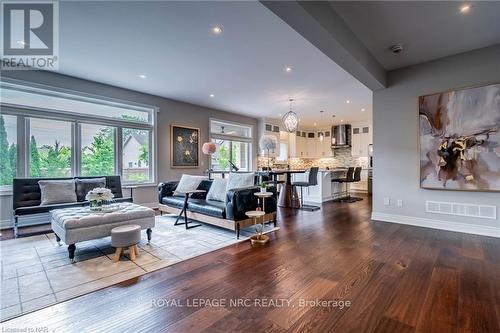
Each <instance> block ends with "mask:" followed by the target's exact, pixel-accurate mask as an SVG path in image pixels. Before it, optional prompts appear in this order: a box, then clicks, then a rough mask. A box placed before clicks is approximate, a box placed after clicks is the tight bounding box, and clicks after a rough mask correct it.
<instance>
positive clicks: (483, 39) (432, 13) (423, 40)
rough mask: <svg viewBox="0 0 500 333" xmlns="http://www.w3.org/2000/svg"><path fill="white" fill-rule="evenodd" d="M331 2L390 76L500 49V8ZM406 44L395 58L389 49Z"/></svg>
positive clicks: (477, 3)
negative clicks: (464, 10) (477, 51)
mask: <svg viewBox="0 0 500 333" xmlns="http://www.w3.org/2000/svg"><path fill="white" fill-rule="evenodd" d="M471 4H472V7H471V9H470V10H469V11H468V12H467V13H461V11H460V8H461V7H462V6H463V5H464V2H462V1H460V2H458V1H431V2H429V1H372V2H369V1H331V2H330V5H331V6H332V7H333V9H334V10H335V11H336V13H337V14H338V15H340V16H341V17H342V19H343V20H344V21H345V23H346V24H347V25H348V26H349V28H350V29H351V30H352V31H353V32H354V34H355V35H356V36H357V37H358V38H359V39H360V40H361V42H362V43H363V44H364V45H365V46H366V47H367V48H368V50H369V51H370V52H371V54H372V55H373V56H374V57H375V58H376V59H377V60H378V62H380V64H381V65H382V66H383V67H384V68H385V69H386V70H392V69H396V68H401V67H406V66H409V65H413V64H417V63H421V62H425V61H429V60H433V59H438V58H442V57H446V56H450V55H454V54H457V53H462V52H466V51H470V50H474V49H478V48H482V47H486V46H491V45H495V44H498V43H500V2H499V1H489V2H488V1H473V2H471ZM396 43H402V44H403V46H404V51H403V52H402V53H400V54H393V53H392V52H390V51H389V50H388V48H389V46H390V45H393V44H396Z"/></svg>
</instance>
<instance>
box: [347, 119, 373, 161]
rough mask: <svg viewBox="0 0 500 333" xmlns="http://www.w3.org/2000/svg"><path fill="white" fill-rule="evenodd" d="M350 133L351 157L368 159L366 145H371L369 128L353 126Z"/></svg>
mask: <svg viewBox="0 0 500 333" xmlns="http://www.w3.org/2000/svg"><path fill="white" fill-rule="evenodd" d="M351 131H352V136H351V138H352V141H351V155H352V156H366V157H368V145H369V144H371V143H372V134H371V128H370V127H369V126H353V127H352V129H351Z"/></svg>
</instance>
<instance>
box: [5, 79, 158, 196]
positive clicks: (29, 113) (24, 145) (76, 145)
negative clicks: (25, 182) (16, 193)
mask: <svg viewBox="0 0 500 333" xmlns="http://www.w3.org/2000/svg"><path fill="white" fill-rule="evenodd" d="M1 83H7V84H8V83H13V84H17V85H22V86H23V87H24V88H25V89H26V90H28V91H29V89H30V88H33V89H35V90H36V89H44V90H47V89H50V90H51V94H52V95H57V93H60V94H61V95H58V96H68V95H69V94H70V93H71V97H74V99H76V100H79V101H85V100H86V98H88V99H91V100H92V103H96V101H102V102H103V103H104V104H107V103H115V104H116V103H118V104H119V105H125V104H130V105H133V106H135V107H138V106H140V107H141V108H144V109H148V112H149V115H148V119H149V122H148V123H145V122H135V121H130V120H122V119H119V118H99V117H98V116H94V115H85V114H80V113H70V112H68V111H59V110H53V109H45V108H43V107H38V108H37V107H26V106H21V105H12V104H8V103H3V102H1V103H0V108H1V113H2V114H5V115H12V116H17V142H18V143H17V163H18V164H17V165H18V167H17V177H25V178H28V177H29V153H30V151H29V142H30V118H40V119H53V120H59V121H68V122H70V123H71V128H72V130H71V149H72V158H71V175H72V177H76V176H80V175H81V148H82V147H81V126H82V124H91V125H101V126H112V127H115V128H116V130H115V142H114V145H115V170H114V173H115V174H116V175H120V176H122V175H123V144H122V129H123V128H127V129H137V130H145V131H147V132H148V133H149V142H150V146H149V159H150V161H151V162H150V163H149V180H147V181H145V182H122V185H124V186H148V185H152V184H156V176H157V173H156V153H157V148H156V144H155V143H156V132H157V131H156V122H157V112H158V111H159V108H158V107H155V106H150V105H144V104H138V103H135V102H129V101H124V100H120V101H119V100H115V99H112V98H107V97H102V96H98V95H91V94H87V93H80V92H75V91H70V90H67V89H60V88H56V87H50V86H45V85H40V84H31V83H27V82H24V81H19V80H11V79H2V81H1ZM7 187H9V188H11V186H8V185H7V186H2V188H1V189H0V190H1V191H2V192H3V191H8V190H9V189H8V188H7Z"/></svg>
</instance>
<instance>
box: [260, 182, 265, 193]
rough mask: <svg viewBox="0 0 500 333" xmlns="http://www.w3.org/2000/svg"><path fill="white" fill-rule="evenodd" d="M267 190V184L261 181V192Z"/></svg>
mask: <svg viewBox="0 0 500 333" xmlns="http://www.w3.org/2000/svg"><path fill="white" fill-rule="evenodd" d="M266 192H267V184H266V183H264V182H262V183H260V193H266Z"/></svg>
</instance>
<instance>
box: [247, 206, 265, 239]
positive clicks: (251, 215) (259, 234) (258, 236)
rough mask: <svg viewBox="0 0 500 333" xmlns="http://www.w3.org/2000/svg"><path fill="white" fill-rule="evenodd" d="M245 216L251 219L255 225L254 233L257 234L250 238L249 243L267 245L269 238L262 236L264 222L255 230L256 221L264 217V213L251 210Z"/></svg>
mask: <svg viewBox="0 0 500 333" xmlns="http://www.w3.org/2000/svg"><path fill="white" fill-rule="evenodd" d="M245 215H246V216H248V217H249V218H251V219H253V223H254V224H255V231H256V232H257V234H255V235H253V236H251V237H250V241H251V242H252V244H265V243H267V241H269V237H268V236H266V235H263V234H262V232H263V231H264V221H262V223H261V224H260V228H257V220H258V219H259V218H262V217H263V216H264V215H266V213H264V212H263V211H260V210H251V211H248V212H246V213H245Z"/></svg>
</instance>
